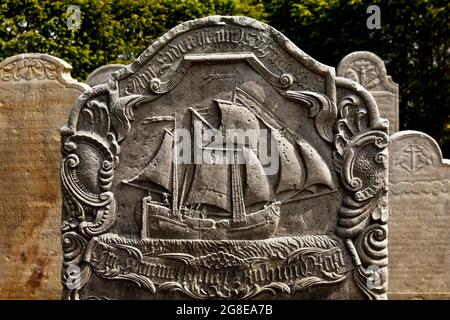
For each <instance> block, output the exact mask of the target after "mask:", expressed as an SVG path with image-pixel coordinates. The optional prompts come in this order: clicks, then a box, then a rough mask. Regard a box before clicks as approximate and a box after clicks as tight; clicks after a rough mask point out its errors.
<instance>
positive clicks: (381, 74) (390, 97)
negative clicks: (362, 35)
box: [337, 51, 399, 134]
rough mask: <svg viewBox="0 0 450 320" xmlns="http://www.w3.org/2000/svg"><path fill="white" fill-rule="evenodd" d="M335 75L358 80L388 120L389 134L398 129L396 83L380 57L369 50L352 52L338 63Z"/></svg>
mask: <svg viewBox="0 0 450 320" xmlns="http://www.w3.org/2000/svg"><path fill="white" fill-rule="evenodd" d="M337 75H338V76H339V77H345V78H348V79H351V80H353V81H356V82H358V83H359V84H360V85H362V86H363V87H364V88H366V89H367V90H368V91H369V92H370V93H371V94H372V95H373V97H374V98H375V100H376V101H377V104H378V108H379V110H380V115H381V116H382V117H383V118H386V119H388V120H389V134H393V133H395V132H397V131H398V130H399V111H398V110H399V94H398V84H396V83H395V82H394V81H392V78H391V76H389V75H387V72H386V66H385V65H384V62H383V60H381V59H380V57H378V56H377V55H376V54H374V53H372V52H370V51H355V52H352V53H350V54H348V55H346V56H345V57H344V58H343V59H342V60H341V62H340V63H339V66H338V68H337Z"/></svg>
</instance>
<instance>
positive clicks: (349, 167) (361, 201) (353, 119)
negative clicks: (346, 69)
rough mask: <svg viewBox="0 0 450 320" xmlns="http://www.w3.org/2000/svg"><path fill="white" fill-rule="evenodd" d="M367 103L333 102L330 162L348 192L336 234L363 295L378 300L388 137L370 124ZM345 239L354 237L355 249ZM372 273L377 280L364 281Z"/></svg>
mask: <svg viewBox="0 0 450 320" xmlns="http://www.w3.org/2000/svg"><path fill="white" fill-rule="evenodd" d="M368 103H370V101H369V102H368V101H365V103H364V102H363V100H362V99H361V98H360V97H357V96H356V95H348V96H345V97H343V98H342V100H341V101H340V103H339V106H338V109H339V120H338V121H337V125H336V127H337V134H336V135H335V139H334V143H335V146H336V151H335V153H334V163H335V168H336V170H337V172H338V173H339V174H340V176H341V177H342V182H343V184H344V186H345V187H346V189H347V190H348V191H349V195H344V198H343V202H342V207H341V208H340V210H339V218H338V223H337V228H336V233H337V234H338V235H340V236H342V237H343V238H347V239H348V241H347V244H348V245H349V250H350V251H352V252H354V253H355V257H354V259H355V264H356V265H358V266H359V267H358V269H357V270H356V271H355V272H354V278H355V281H356V283H357V284H358V286H359V287H360V288H361V289H362V290H363V292H364V293H365V294H366V295H367V296H368V297H369V298H371V299H379V298H385V297H386V295H385V293H386V288H387V227H386V221H387V186H388V184H387V172H386V170H387V165H388V163H387V152H386V151H387V150H386V148H387V146H388V141H389V139H388V136H387V134H386V133H385V132H383V131H381V130H373V129H372V128H371V121H370V120H369V119H370V115H369V113H368V112H367V107H366V106H365V104H366V105H367V104H368ZM385 130H386V129H385ZM385 130H384V131H385ZM351 239H356V240H355V241H356V242H355V246H356V248H353V240H351ZM374 278H377V279H376V280H377V281H378V280H379V281H378V282H379V284H378V285H376V286H371V285H369V284H370V283H371V281H372V280H374Z"/></svg>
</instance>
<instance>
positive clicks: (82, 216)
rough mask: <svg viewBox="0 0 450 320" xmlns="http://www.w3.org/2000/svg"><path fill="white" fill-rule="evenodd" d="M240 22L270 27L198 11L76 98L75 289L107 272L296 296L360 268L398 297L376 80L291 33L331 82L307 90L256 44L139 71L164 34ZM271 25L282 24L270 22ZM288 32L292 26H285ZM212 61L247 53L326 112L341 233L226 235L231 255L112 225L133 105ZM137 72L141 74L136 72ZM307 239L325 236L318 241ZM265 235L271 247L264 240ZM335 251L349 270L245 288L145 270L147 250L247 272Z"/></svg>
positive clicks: (71, 172) (71, 126) (182, 289)
mask: <svg viewBox="0 0 450 320" xmlns="http://www.w3.org/2000/svg"><path fill="white" fill-rule="evenodd" d="M221 19H223V20H224V21H221ZM216 20H220V21H216ZM230 21H232V24H233V25H241V27H246V26H255V25H256V26H257V27H258V28H264V29H265V30H267V28H268V27H267V26H262V25H261V24H259V23H258V22H256V21H254V20H252V19H249V18H242V17H240V18H237V17H226V18H225V17H210V18H205V19H199V20H195V21H193V22H188V23H186V24H185V25H181V26H180V27H177V28H175V29H174V30H172V31H170V32H169V33H168V35H166V36H165V37H164V38H163V39H164V41H163V40H161V41H160V42H158V43H157V44H156V45H154V46H151V47H150V48H149V49H147V50H146V51H145V52H144V53H143V54H142V55H141V56H140V57H139V58H138V59H137V60H136V62H135V63H133V64H132V65H130V66H127V67H126V68H123V69H122V70H120V71H119V72H117V73H114V74H112V75H111V77H110V81H109V83H108V84H106V85H100V86H96V87H94V88H93V89H91V90H90V91H88V92H87V93H85V94H83V95H82V96H81V97H80V98H79V99H78V101H77V103H76V104H75V106H74V107H73V110H72V113H71V115H70V118H69V123H68V125H67V126H66V127H64V128H63V129H62V130H61V135H62V155H63V157H62V161H61V181H62V182H61V184H62V193H63V222H62V230H63V243H62V245H63V249H64V267H63V283H64V285H65V295H64V296H65V298H68V299H72V298H73V299H77V298H79V292H80V290H81V289H82V288H83V286H84V285H85V284H86V283H87V282H88V281H89V278H90V276H91V274H92V273H95V274H96V276H98V277H100V278H103V279H110V280H112V279H116V280H118V279H120V280H127V281H131V282H132V283H134V284H136V286H137V287H138V288H141V289H142V290H146V291H148V292H150V293H151V294H157V293H168V292H178V293H183V294H185V295H186V296H188V297H191V298H199V299H207V298H222V299H236V298H240V299H244V298H253V297H255V296H257V295H259V294H262V293H275V292H278V293H282V294H286V295H294V294H297V293H299V292H304V291H307V290H308V289H309V288H311V287H313V286H317V285H331V284H336V283H339V282H341V281H344V280H345V279H347V278H348V277H347V276H348V275H350V274H352V275H353V278H354V281H355V283H356V284H357V285H358V286H359V287H360V288H361V290H362V291H363V292H364V293H365V294H366V295H367V296H368V297H369V298H374V299H384V298H386V287H387V224H386V223H387V185H388V184H387V152H386V147H387V145H388V136H387V124H386V123H384V122H383V120H382V119H380V118H379V116H378V111H377V107H376V104H375V102H374V100H373V98H372V97H371V96H370V94H369V93H368V92H367V91H366V90H365V89H363V88H362V87H361V86H359V85H357V84H356V83H354V82H352V81H350V80H344V79H341V78H337V79H336V78H335V77H334V73H333V72H334V71H333V70H332V68H329V67H324V66H323V65H321V64H319V63H317V62H314V61H313V60H312V59H311V58H310V57H307V56H306V55H305V54H304V53H302V52H301V51H300V50H299V49H298V48H295V47H294V45H293V44H290V42H289V43H288V40H287V39H284V40H283V41H285V42H283V43H287V45H286V44H285V45H286V47H285V48H284V50H286V51H288V52H289V53H291V54H292V55H293V56H295V57H296V59H298V60H299V61H301V62H302V63H303V64H305V65H309V66H310V67H311V68H312V69H315V70H316V71H317V73H318V74H320V75H321V76H323V77H324V78H325V79H326V80H325V82H324V83H325V87H326V88H325V92H324V93H319V92H315V91H313V90H305V88H304V87H302V84H301V83H300V81H299V79H298V77H295V76H294V75H292V74H290V73H288V72H280V73H278V74H276V73H275V72H274V71H273V69H272V70H269V68H267V66H266V65H265V64H264V63H263V62H262V61H261V59H260V58H259V57H258V56H257V55H255V54H253V53H242V52H240V53H235V54H228V55H225V54H217V53H210V54H207V53H205V54H201V55H200V54H197V55H194V54H192V55H187V54H186V55H185V56H184V57H183V58H181V60H180V62H179V63H178V65H177V66H176V67H174V68H175V69H174V70H172V71H171V72H172V73H171V76H170V75H168V74H170V73H169V71H168V69H167V70H166V69H161V70H160V73H159V75H162V74H165V78H164V79H160V78H159V77H157V75H156V73H155V72H154V71H153V70H150V69H148V70H150V71H151V72H150V71H148V72H146V73H141V74H139V73H138V72H137V70H141V69H138V68H143V67H144V66H145V62H146V61H147V59H149V58H148V57H150V56H151V55H152V54H154V53H155V52H154V51H156V50H157V49H161V45H162V44H166V45H167V43H170V41H171V37H173V38H175V36H176V35H177V32H180V33H182V32H184V31H185V30H186V29H188V26H189V25H190V24H192V26H195V27H196V28H199V26H200V25H201V24H202V23H204V24H205V25H206V26H208V25H210V24H211V23H212V24H215V23H218V25H221V24H223V23H227V22H230ZM270 32H271V33H274V32H275V31H274V30H273V29H270ZM276 37H282V36H281V35H280V34H278V33H277V35H276ZM161 43H162V44H161ZM158 46H159V47H158ZM202 61H203V62H207V63H211V62H215V61H218V62H224V61H226V62H227V63H235V62H239V63H241V62H243V63H247V64H248V65H250V67H252V68H253V70H254V71H255V72H256V73H258V74H259V75H260V76H261V77H262V78H264V79H265V81H267V83H269V84H270V85H271V86H273V87H274V88H275V89H276V90H277V91H278V92H279V93H280V94H281V95H282V96H284V97H285V98H286V99H288V100H291V101H294V102H297V103H298V104H299V107H301V108H307V109H308V116H309V117H310V118H311V119H312V121H314V125H315V129H316V130H317V133H318V135H319V136H320V137H321V138H322V139H323V140H324V141H326V142H327V143H328V144H329V145H330V146H333V148H334V155H333V164H334V168H335V170H336V171H337V172H338V176H339V179H340V185H341V187H342V189H343V190H344V191H343V198H342V205H341V208H340V209H339V212H338V222H337V226H336V236H337V237H336V238H332V239H331V240H330V239H329V238H327V237H325V240H323V239H322V238H321V237H322V236H320V235H317V236H315V237H316V238H313V239H312V240H308V241H310V242H304V241H306V240H304V239H301V240H298V241H299V242H297V243H296V242H295V241H294V240H292V239H293V238H295V237H291V239H290V240H289V239H288V240H287V242H286V243H283V242H282V243H280V244H277V243H276V242H270V241H269V243H270V244H271V245H274V246H277V245H279V246H280V249H278V248H273V247H270V245H266V244H263V243H262V242H261V243H260V244H259V245H255V249H254V251H248V250H242V248H241V249H239V248H238V247H236V244H233V246H231V248H232V249H229V251H226V250H228V249H224V248H227V245H229V244H226V243H225V242H224V243H221V244H220V245H217V247H219V248H221V250H225V251H226V252H222V253H220V254H219V253H218V252H213V251H214V250H215V249H214V248H215V247H216V245H212V244H210V243H208V244H205V248H203V249H202V250H199V251H198V252H195V253H193V252H191V251H189V250H192V245H191V244H189V248H190V249H189V250H187V249H186V248H184V249H183V246H186V245H187V244H186V243H184V242H183V241H184V240H180V241H178V242H176V243H175V245H174V246H172V247H170V248H168V247H164V246H171V245H172V244H167V243H166V244H164V245H161V244H159V243H155V242H152V241H153V240H154V239H152V241H147V240H141V241H140V242H133V241H134V240H129V239H124V238H120V237H119V236H117V237H116V236H114V237H113V239H111V235H110V234H107V233H108V232H109V231H110V229H111V227H112V226H113V225H114V222H115V217H116V210H117V208H116V201H115V197H114V194H113V192H111V186H112V180H113V177H114V171H115V168H116V166H117V165H118V162H119V158H120V146H119V144H120V143H121V142H122V141H123V140H124V139H125V138H126V136H127V134H128V133H129V132H130V130H131V125H132V122H133V120H134V115H133V109H134V108H136V107H138V106H139V104H141V103H143V102H149V101H152V100H154V99H156V98H158V97H159V96H160V95H163V94H166V93H168V92H170V90H172V89H173V88H175V87H176V86H177V85H178V84H179V83H180V82H181V81H182V80H183V78H184V76H185V75H186V73H187V72H188V70H189V68H190V66H191V65H192V64H193V63H199V62H202ZM162 71H164V72H162ZM166 71H167V73H166ZM127 77H129V79H133V81H135V82H136V83H138V84H139V85H142V86H141V87H139V86H138V87H135V86H134V85H133V86H134V87H133V86H132V87H129V86H127V87H126V88H125V89H124V90H122V89H123V86H122V87H121V86H120V85H119V81H120V80H121V79H124V78H127ZM136 79H138V80H136ZM133 81H131V82H130V83H132V84H133V83H135V82H133ZM136 88H138V89H139V90H136ZM336 89H338V90H342V92H345V94H344V95H343V96H339V95H338V97H339V99H337V97H336ZM336 101H337V102H336ZM293 136H294V137H295V138H296V140H298V141H297V142H299V143H301V137H298V139H297V137H296V135H295V134H293ZM299 237H300V238H301V237H302V236H300V235H299ZM303 237H308V236H303ZM305 239H306V238H305ZM270 240H273V239H270ZM263 241H265V240H263ZM324 241H325V242H324ZM156 242H157V240H156ZM198 243H202V242H198ZM307 243H316V244H317V245H316V246H310V245H308V244H307ZM324 243H325V244H326V245H325V246H324V245H323V244H324ZM158 245H161V246H162V247H161V248H160V249H158V250H160V252H159V254H158V255H156V253H155V252H156V251H157V249H155V248H157V246H158ZM252 245H253V244H252ZM264 246H268V247H270V248H269V249H267V251H264V248H265V247H264ZM321 246H322V247H321ZM235 247H236V248H235ZM246 248H247V249H248V247H246ZM338 249H339V250H338ZM146 250H148V252H147V251H146ZM155 250H156V251H155ZM208 250H209V251H208ZM258 250H261V251H258ZM277 250H278V251H277ZM330 250H338V251H339V252H344V251H345V252H349V253H350V255H351V258H352V262H349V264H347V267H345V268H342V270H340V272H328V271H327V270H325V271H323V272H322V273H321V274H308V272H306V271H305V274H304V275H303V277H302V278H300V279H296V280H292V281H291V280H289V279H288V275H286V276H284V277H285V281H284V282H283V281H272V280H271V281H268V282H267V283H265V284H264V285H261V284H255V283H253V284H251V283H245V282H239V281H237V282H238V283H239V288H235V287H232V286H230V285H227V284H220V283H218V284H217V285H215V286H206V285H205V283H203V284H199V283H196V282H195V281H194V282H193V281H191V280H190V281H181V280H179V279H178V280H177V279H172V278H170V275H168V276H167V277H166V278H164V279H165V280H164V281H163V280H161V279H159V280H155V279H153V278H152V277H150V276H146V275H145V272H144V271H145V270H146V269H145V263H146V262H145V261H144V260H143V258H142V257H143V255H144V254H146V255H150V256H152V257H154V259H160V260H161V262H158V263H159V265H164V263H165V261H166V260H167V259H169V260H170V261H171V263H173V261H176V262H177V263H179V264H181V265H183V268H188V269H189V268H192V270H193V271H192V272H193V274H195V272H199V270H202V268H206V269H207V270H206V271H205V272H212V271H211V270H216V269H220V268H221V267H223V265H222V264H226V267H227V268H232V267H236V266H238V271H242V270H244V269H245V266H246V264H248V261H252V265H251V266H252V268H256V267H255V265H257V264H258V263H262V262H261V261H271V260H274V261H275V260H277V259H278V260H279V261H278V262H277V263H279V265H278V266H274V270H275V269H276V270H278V271H277V272H281V271H279V270H282V268H285V269H283V270H291V269H289V268H290V264H291V263H292V261H297V260H298V261H300V258H299V257H300V256H301V257H302V259H303V260H305V259H306V260H307V257H308V256H312V257H314V259H315V260H314V261H315V262H314V263H318V262H317V261H319V260H317V259H319V258H318V257H320V255H321V254H322V253H323V252H329V251H330ZM188 251H189V252H188ZM248 252H256V253H258V254H256V255H255V256H251V257H249V256H246V254H247V253H248ZM274 253H276V255H274ZM252 259H253V260H252ZM258 259H259V260H258ZM296 259H297V260H296ZM321 259H322V258H321ZM342 261H343V260H342ZM344 265H345V264H344ZM71 266H77V267H78V268H79V272H80V274H81V280H80V285H79V286H78V287H76V288H70V286H69V285H68V282H67V277H68V271H70V270H69V268H71ZM139 268H140V269H139ZM261 268H262V267H261ZM277 268H278V269H277ZM143 270H144V271H143ZM321 270H324V269H323V268H321ZM285 272H288V271H285ZM289 272H291V271H289ZM143 273H144V274H143ZM169 274H170V273H169ZM286 274H287V273H286ZM187 277H188V276H187ZM279 277H280V278H281V277H282V276H279ZM156 278H158V277H156ZM160 278H161V277H160ZM187 279H190V278H189V277H188V278H187ZM243 279H246V278H245V277H243ZM94 298H95V297H94Z"/></svg>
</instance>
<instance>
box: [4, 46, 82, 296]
mask: <svg viewBox="0 0 450 320" xmlns="http://www.w3.org/2000/svg"><path fill="white" fill-rule="evenodd" d="M71 69H72V67H71V66H70V65H69V64H67V63H66V62H65V61H63V60H61V59H58V58H55V57H52V56H49V55H45V54H35V53H30V54H22V55H17V56H13V57H10V58H7V59H5V60H4V61H2V62H0V129H1V130H0V221H1V226H0V252H1V256H0V299H59V298H60V297H61V284H60V282H61V280H60V276H59V270H60V268H61V255H62V252H61V248H60V246H61V245H60V243H61V240H60V239H61V231H60V230H61V229H60V219H61V218H60V217H61V214H60V210H61V196H60V187H59V185H60V175H59V168H60V158H61V156H60V142H59V141H60V137H59V129H60V128H61V126H62V124H63V123H64V121H66V119H67V116H68V114H69V110H70V108H71V107H72V105H73V103H74V101H75V100H76V99H77V98H78V96H79V95H80V93H82V92H83V91H85V90H86V89H87V88H88V86H87V85H84V84H81V83H77V81H75V80H73V79H72V78H71V77H70V70H71Z"/></svg>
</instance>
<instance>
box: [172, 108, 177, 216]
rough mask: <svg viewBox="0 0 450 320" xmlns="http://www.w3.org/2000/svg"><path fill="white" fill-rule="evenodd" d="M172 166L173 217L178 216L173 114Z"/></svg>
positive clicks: (175, 122) (174, 115)
mask: <svg viewBox="0 0 450 320" xmlns="http://www.w3.org/2000/svg"><path fill="white" fill-rule="evenodd" d="M173 127H174V129H173V157H172V159H173V161H174V163H173V166H172V177H173V180H172V183H173V184H172V190H173V191H172V192H173V194H172V213H173V215H174V216H178V159H177V157H178V150H177V118H176V114H173Z"/></svg>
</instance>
